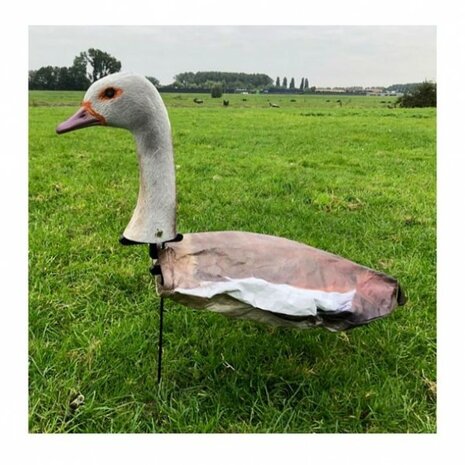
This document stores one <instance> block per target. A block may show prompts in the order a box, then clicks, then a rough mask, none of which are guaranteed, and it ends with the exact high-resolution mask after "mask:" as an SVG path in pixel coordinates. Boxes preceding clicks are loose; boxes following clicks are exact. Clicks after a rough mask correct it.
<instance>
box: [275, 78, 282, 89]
mask: <svg viewBox="0 0 465 465" xmlns="http://www.w3.org/2000/svg"><path fill="white" fill-rule="evenodd" d="M275 87H281V81H280V80H279V76H278V77H277V78H276V84H275Z"/></svg>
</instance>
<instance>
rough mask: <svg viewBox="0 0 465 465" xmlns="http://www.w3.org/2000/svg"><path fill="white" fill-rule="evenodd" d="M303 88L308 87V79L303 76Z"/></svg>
mask: <svg viewBox="0 0 465 465" xmlns="http://www.w3.org/2000/svg"><path fill="white" fill-rule="evenodd" d="M304 89H308V79H307V78H305V84H304Z"/></svg>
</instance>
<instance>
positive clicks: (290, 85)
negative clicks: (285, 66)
mask: <svg viewBox="0 0 465 465" xmlns="http://www.w3.org/2000/svg"><path fill="white" fill-rule="evenodd" d="M289 89H295V81H294V78H291V82H290V83H289Z"/></svg>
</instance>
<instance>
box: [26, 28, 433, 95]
mask: <svg viewBox="0 0 465 465" xmlns="http://www.w3.org/2000/svg"><path fill="white" fill-rule="evenodd" d="M91 47H92V48H99V49H101V50H103V51H105V52H108V53H110V54H111V55H113V56H115V57H116V58H117V59H119V60H120V61H121V62H122V70H123V71H132V72H136V73H140V74H144V75H146V76H154V77H156V78H157V79H159V80H160V82H161V83H162V84H169V83H171V82H173V80H174V79H173V77H174V76H175V75H176V74H178V73H181V72H185V71H193V72H195V71H233V72H245V73H265V74H268V75H269V76H270V77H271V78H272V79H273V80H275V79H276V77H278V76H279V77H280V78H281V81H282V78H283V77H284V76H286V77H287V78H288V82H289V80H290V79H291V78H292V77H294V78H295V81H296V83H297V85H298V84H299V83H300V80H301V78H302V77H306V78H308V80H309V83H310V85H311V86H312V85H315V86H317V87H319V86H330V87H334V86H355V85H359V86H364V87H366V86H376V85H379V86H388V85H390V84H397V83H406V82H419V81H423V80H425V79H427V80H436V28H435V27H434V26H31V27H30V28H29V69H37V68H40V67H41V66H47V65H53V66H71V64H72V62H73V59H74V57H75V56H76V55H77V54H78V53H79V52H81V51H83V50H87V49H89V48H91Z"/></svg>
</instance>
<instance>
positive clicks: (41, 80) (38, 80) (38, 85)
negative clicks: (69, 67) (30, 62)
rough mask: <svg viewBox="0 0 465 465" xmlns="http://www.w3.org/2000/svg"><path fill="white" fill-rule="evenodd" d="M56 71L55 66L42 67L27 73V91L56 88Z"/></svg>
mask: <svg viewBox="0 0 465 465" xmlns="http://www.w3.org/2000/svg"><path fill="white" fill-rule="evenodd" d="M58 70H59V68H58V67H56V66H42V68H39V69H38V70H35V71H30V72H29V89H35V90H54V89H56V88H57V82H58Z"/></svg>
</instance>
